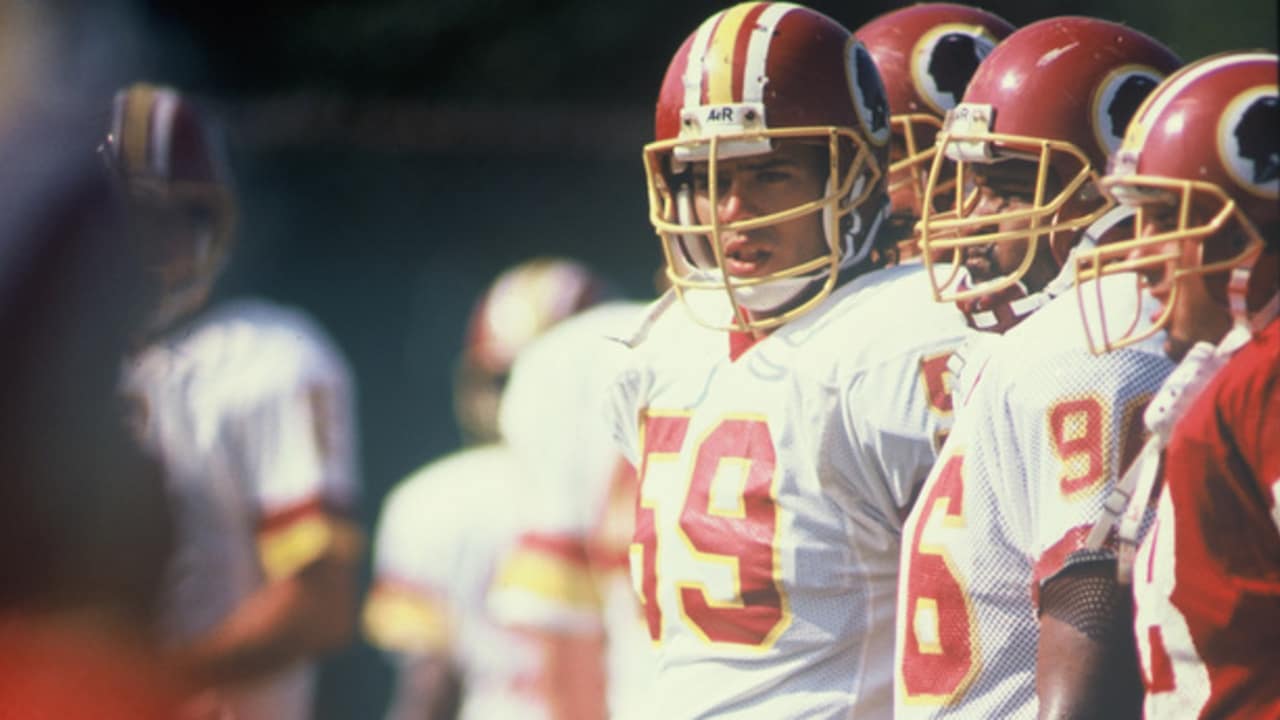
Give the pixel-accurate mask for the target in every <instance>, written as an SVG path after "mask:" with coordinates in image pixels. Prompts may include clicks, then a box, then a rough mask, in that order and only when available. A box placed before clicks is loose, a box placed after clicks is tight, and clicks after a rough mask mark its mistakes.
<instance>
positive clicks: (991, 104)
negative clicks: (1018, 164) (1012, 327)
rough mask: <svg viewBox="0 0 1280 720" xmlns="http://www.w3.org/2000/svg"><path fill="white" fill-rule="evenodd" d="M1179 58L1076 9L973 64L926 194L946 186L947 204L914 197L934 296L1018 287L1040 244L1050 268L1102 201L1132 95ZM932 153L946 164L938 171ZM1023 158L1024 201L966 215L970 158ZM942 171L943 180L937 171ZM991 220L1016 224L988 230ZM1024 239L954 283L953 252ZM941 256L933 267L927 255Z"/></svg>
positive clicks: (959, 263)
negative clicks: (989, 270) (1003, 262)
mask: <svg viewBox="0 0 1280 720" xmlns="http://www.w3.org/2000/svg"><path fill="white" fill-rule="evenodd" d="M1179 64H1180V62H1179V60H1178V58H1177V57H1176V56H1175V55H1174V54H1173V53H1172V52H1171V51H1170V50H1169V49H1168V48H1166V47H1165V46H1164V45H1162V44H1160V43H1159V42H1157V41H1156V40H1154V39H1152V38H1150V37H1148V36H1147V35H1144V34H1142V33H1141V32H1138V31H1137V30H1134V29H1133V28H1130V27H1126V26H1124V25H1120V24H1118V23H1113V22H1109V21H1106V20H1098V19H1095V18H1088V17H1056V18H1049V19H1046V20H1041V21H1038V22H1035V23H1032V24H1030V25H1027V26H1026V27H1023V28H1021V29H1019V30H1017V31H1015V32H1014V33H1013V34H1012V35H1010V36H1008V37H1007V38H1005V39H1004V41H1002V42H1001V43H1000V44H999V45H998V46H996V48H995V50H993V51H992V52H991V54H990V55H989V56H987V58H986V60H984V61H983V62H982V64H981V65H980V66H979V67H978V71H977V72H976V73H975V74H974V76H973V79H972V80H970V82H969V87H968V89H966V90H965V94H964V101H963V102H961V103H960V104H959V105H957V106H956V107H955V108H953V109H952V110H950V111H949V112H948V113H947V117H946V120H945V122H944V124H943V129H942V132H941V134H940V135H939V136H938V149H939V150H940V152H939V154H938V155H937V156H936V157H935V158H934V162H933V165H932V167H931V168H930V172H929V180H928V185H927V189H926V194H927V195H928V194H931V193H932V192H933V191H934V189H935V188H937V187H938V186H939V185H940V184H942V183H944V182H951V183H954V184H953V187H954V188H955V193H956V199H955V203H954V209H953V210H950V211H947V212H936V211H934V210H933V209H932V208H931V207H930V206H929V205H927V204H926V205H925V206H924V208H923V211H922V213H921V220H920V244H921V250H922V252H923V257H924V261H925V264H926V266H927V267H928V268H929V270H930V273H929V275H930V279H931V281H932V283H933V289H934V297H935V299H938V300H942V301H949V300H968V299H973V298H979V297H982V296H984V295H993V294H996V293H1000V291H1003V290H1005V289H1006V288H1011V287H1012V286H1014V285H1015V284H1017V283H1019V281H1020V280H1021V279H1022V277H1023V275H1024V274H1025V273H1026V272H1027V270H1028V268H1030V267H1031V264H1032V260H1033V259H1034V258H1035V256H1036V245H1037V242H1038V240H1039V238H1041V237H1045V238H1047V240H1048V249H1049V250H1050V251H1051V253H1052V256H1053V260H1054V262H1056V263H1057V265H1058V266H1059V267H1061V266H1062V265H1063V263H1065V261H1066V256H1067V253H1068V252H1069V251H1070V249H1071V248H1072V247H1073V246H1074V245H1075V243H1076V242H1077V240H1078V239H1079V237H1080V235H1081V232H1082V231H1083V230H1084V229H1085V228H1087V227H1088V226H1089V225H1090V224H1092V223H1093V222H1094V221H1095V220H1098V219H1099V218H1101V217H1102V216H1103V215H1104V214H1105V213H1106V212H1107V211H1108V210H1109V209H1110V207H1111V205H1112V203H1111V202H1110V201H1108V200H1107V199H1106V198H1105V197H1104V196H1103V194H1102V192H1101V190H1100V188H1099V187H1098V184H1097V182H1098V175H1099V174H1100V173H1101V171H1102V170H1103V169H1104V168H1105V167H1106V163H1107V157H1108V155H1109V154H1110V153H1111V151H1113V150H1114V149H1115V148H1116V147H1118V146H1119V145H1120V140H1121V139H1122V138H1123V137H1124V131H1125V127H1126V126H1127V125H1128V122H1129V119H1130V118H1131V117H1132V116H1133V114H1134V112H1135V111H1136V110H1137V108H1138V105H1139V104H1140V103H1141V102H1142V100H1143V98H1145V97H1146V95H1147V94H1148V93H1149V92H1150V91H1151V90H1152V89H1153V88H1154V87H1155V86H1156V85H1157V84H1158V83H1159V82H1160V81H1161V80H1162V79H1164V77H1165V76H1166V75H1167V74H1168V73H1170V72H1172V71H1174V70H1176V69H1177V68H1178V66H1179ZM944 158H949V159H951V160H953V161H955V166H954V170H948V167H947V164H946V163H944V162H943V159H944ZM1011 160H1017V161H1025V162H1027V163H1029V165H1030V167H1031V168H1032V170H1033V171H1034V177H1035V180H1034V184H1033V186H1031V187H1028V188H1027V191H1028V194H1029V196H1030V203H1031V205H1032V207H1030V208H1026V209H1015V210H1006V211H1002V212H998V213H995V214H986V215H978V214H977V213H974V212H973V209H974V207H975V206H976V204H977V199H978V195H979V193H978V192H977V190H976V189H975V188H974V187H973V185H972V183H971V182H966V178H965V173H966V172H967V171H968V169H969V166H971V165H972V164H974V163H980V164H994V163H1002V162H1006V161H1011ZM944 174H947V175H948V177H945V178H944V177H943V175H944ZM999 223H1024V224H1025V228H1024V229H1014V230H1003V231H1001V230H997V229H995V227H996V226H997V225H998V224H999ZM999 243H1025V247H1026V250H1025V252H1023V258H1022V262H1021V264H1020V265H1019V266H1018V267H1017V268H1015V269H1013V270H1012V271H1006V272H1003V273H1002V274H1000V275H999V276H997V277H995V278H992V279H990V280H986V281H983V282H978V283H975V284H973V285H972V286H969V285H968V284H967V283H964V282H957V279H963V278H961V277H960V272H961V270H962V269H963V268H964V262H963V257H964V252H963V251H964V249H965V248H969V247H972V248H982V247H986V246H990V245H992V244H999ZM938 253H941V254H942V255H941V257H943V258H946V257H948V256H949V257H950V262H949V263H945V262H944V263H941V264H942V265H943V267H942V268H941V272H939V270H940V268H939V267H937V266H938V265H939V263H935V262H934V261H933V260H934V258H933V256H934V255H935V254H938Z"/></svg>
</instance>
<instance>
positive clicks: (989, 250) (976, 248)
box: [964, 243, 997, 282]
mask: <svg viewBox="0 0 1280 720" xmlns="http://www.w3.org/2000/svg"><path fill="white" fill-rule="evenodd" d="M964 267H965V269H966V270H968V271H969V277H970V278H972V279H973V280H974V282H985V281H987V280H990V279H992V278H994V277H995V276H996V274H997V268H996V254H995V245H994V244H992V243H988V244H986V245H970V246H968V247H966V248H965V249H964Z"/></svg>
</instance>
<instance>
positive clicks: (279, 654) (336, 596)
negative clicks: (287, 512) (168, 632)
mask: <svg viewBox="0 0 1280 720" xmlns="http://www.w3.org/2000/svg"><path fill="white" fill-rule="evenodd" d="M281 532H293V533H295V534H294V535H293V537H294V538H299V539H297V540H294V542H297V543H299V544H311V545H312V547H311V548H309V549H305V550H299V552H301V553H303V554H302V555H299V556H297V557H296V558H295V559H294V560H293V562H294V564H293V565H292V566H290V565H286V564H281V565H277V566H276V567H275V568H271V567H268V568H267V573H268V582H266V583H265V584H264V585H262V586H261V587H260V588H259V589H258V591H257V592H255V593H253V594H252V595H250V596H249V597H248V598H246V599H245V600H244V601H243V602H242V603H241V604H240V606H239V607H237V608H236V610H235V611H234V612H233V613H232V614H231V615H230V616H228V617H227V618H226V619H225V620H224V621H223V622H221V623H219V624H218V625H216V626H215V627H214V628H213V629H211V630H210V631H209V632H207V633H205V634H203V635H201V636H199V637H197V638H195V639H194V640H193V641H192V642H190V643H188V644H187V645H185V646H182V647H179V648H177V649H175V650H174V657H173V660H174V661H175V663H176V665H177V667H179V668H181V669H182V675H183V676H184V677H185V678H186V679H187V682H188V683H190V684H191V686H192V687H196V688H204V687H221V686H227V685H236V684H241V683H246V682H250V681H252V680H254V679H257V678H261V677H263V676H265V675H268V674H270V673H272V672H274V671H277V670H279V669H281V668H284V667H287V666H289V665H291V664H293V663H295V662H297V661H300V660H303V659H305V658H308V657H313V656H316V655H319V654H322V653H325V652H329V651H333V650H336V649H338V648H340V647H342V646H344V645H345V644H347V642H349V640H350V638H351V634H352V629H353V627H354V620H355V608H356V580H355V578H356V571H357V568H358V566H359V558H360V553H361V548H362V546H363V537H362V534H361V533H360V531H359V530H358V529H357V528H356V527H355V525H354V524H352V523H351V522H349V521H347V520H345V519H343V518H341V517H340V516H339V515H338V514H337V513H334V512H329V511H324V510H316V511H314V512H313V513H310V514H309V515H308V516H307V517H306V518H304V519H300V520H297V521H295V523H293V527H291V528H287V529H285V530H282V531H281ZM276 540H277V541H284V542H288V541H285V540H282V539H281V538H276Z"/></svg>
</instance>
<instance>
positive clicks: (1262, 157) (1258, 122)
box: [1218, 85, 1280, 198]
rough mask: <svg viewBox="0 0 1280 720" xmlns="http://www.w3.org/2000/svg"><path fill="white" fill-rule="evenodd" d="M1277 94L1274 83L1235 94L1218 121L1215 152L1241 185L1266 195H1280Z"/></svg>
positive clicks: (1279, 106)
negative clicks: (1216, 148) (1216, 149)
mask: <svg viewBox="0 0 1280 720" xmlns="http://www.w3.org/2000/svg"><path fill="white" fill-rule="evenodd" d="M1277 127H1280V98H1277V93H1276V86H1275V85H1262V86H1258V87H1253V88H1249V89H1248V90H1245V91H1244V92H1242V93H1240V94H1239V95H1237V96H1236V97H1235V98H1234V99H1232V101H1231V102H1230V103H1228V104H1227V109H1226V110H1225V111H1224V112H1223V113H1222V119H1221V120H1219V121H1218V154H1219V156H1220V157H1221V158H1222V164H1223V166H1224V167H1225V168H1226V169H1227V172H1228V173H1230V174H1231V179H1232V180H1235V181H1236V183H1238V184H1239V185H1240V186H1241V187H1243V188H1244V189H1246V190H1248V191H1249V192H1251V193H1253V194H1254V195H1259V196H1261V197H1266V198H1276V197H1280V138H1277V137H1276V128H1277Z"/></svg>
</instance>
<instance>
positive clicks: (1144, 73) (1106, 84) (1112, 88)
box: [1092, 65, 1164, 156]
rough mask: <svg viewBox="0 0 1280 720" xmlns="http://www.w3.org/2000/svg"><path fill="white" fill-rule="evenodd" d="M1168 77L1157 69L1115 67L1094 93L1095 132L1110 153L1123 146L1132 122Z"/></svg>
mask: <svg viewBox="0 0 1280 720" xmlns="http://www.w3.org/2000/svg"><path fill="white" fill-rule="evenodd" d="M1163 79H1164V76H1163V75H1161V74H1160V73H1159V72H1157V71H1156V69H1155V68H1151V67H1145V66H1142V65H1125V66H1124V67H1120V68H1117V69H1115V70H1112V71H1111V72H1110V73H1109V74H1108V75H1107V77H1106V78H1104V79H1103V81H1102V82H1101V83H1099V84H1098V89H1097V91H1096V92H1095V93H1094V94H1093V113H1092V119H1093V134H1094V137H1096V138H1097V140H1098V145H1099V146H1101V147H1102V149H1103V150H1105V151H1106V152H1107V155H1108V156H1110V155H1111V154H1112V153H1114V152H1115V151H1116V148H1118V147H1120V141H1121V140H1123V139H1124V136H1125V130H1126V128H1128V127H1129V121H1130V120H1132V119H1133V116H1134V115H1136V114H1137V112H1138V108H1139V107H1141V105H1142V101H1143V100H1146V99H1147V96H1148V95H1150V94H1151V91H1152V90H1154V89H1155V87H1156V86H1157V85H1159V84H1160V81H1161V80H1163Z"/></svg>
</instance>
